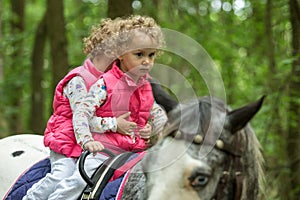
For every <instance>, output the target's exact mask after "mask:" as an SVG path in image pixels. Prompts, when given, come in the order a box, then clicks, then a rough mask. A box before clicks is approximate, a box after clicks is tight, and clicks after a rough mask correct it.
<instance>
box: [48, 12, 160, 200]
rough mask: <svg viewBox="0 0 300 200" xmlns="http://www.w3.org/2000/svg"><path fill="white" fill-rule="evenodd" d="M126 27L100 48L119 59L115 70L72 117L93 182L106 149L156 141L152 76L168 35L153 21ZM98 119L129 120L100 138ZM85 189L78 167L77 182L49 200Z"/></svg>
mask: <svg viewBox="0 0 300 200" xmlns="http://www.w3.org/2000/svg"><path fill="white" fill-rule="evenodd" d="M123 22H124V23H125V22H126V23H125V24H123V26H121V27H120V31H119V32H117V33H115V34H113V35H112V36H111V37H110V39H109V40H107V43H101V45H99V46H98V47H96V48H99V49H101V48H103V49H105V50H107V52H106V53H107V56H108V57H110V56H111V57H114V56H115V57H116V59H115V61H114V62H113V64H112V68H111V70H109V71H108V72H106V73H105V74H104V75H102V76H101V77H100V78H99V80H98V81H97V82H96V83H95V84H94V85H93V86H91V88H90V90H89V92H88V94H87V96H86V98H85V99H84V100H83V101H82V103H81V104H80V105H78V108H77V109H76V110H75V111H74V115H73V126H74V132H75V135H76V138H77V140H79V141H81V144H82V147H83V148H84V149H86V150H89V151H90V152H92V153H93V154H90V155H89V156H88V157H87V158H86V161H85V170H86V172H87V174H88V175H90V176H91V174H93V172H94V171H95V170H96V169H97V167H98V166H99V165H100V164H101V163H102V162H103V161H104V160H105V159H107V157H106V156H104V155H102V154H97V152H99V151H101V150H102V149H103V148H108V149H111V150H113V151H115V152H122V151H143V150H145V149H146V147H147V143H148V142H149V138H150V135H151V125H150V124H149V123H148V122H149V121H151V120H152V118H153V119H154V120H155V116H154V117H152V116H151V110H153V108H155V103H154V97H153V93H152V89H151V85H150V83H149V82H148V78H149V75H148V73H149V71H150V70H151V69H152V67H153V65H154V60H155V57H156V54H157V53H158V52H157V49H158V48H160V47H162V45H163V43H164V40H163V35H162V32H161V29H160V27H159V26H158V25H157V24H156V23H155V21H154V20H153V19H152V18H150V17H141V16H133V17H130V18H128V19H126V20H124V21H123ZM108 47H110V48H108ZM108 50H109V51H108ZM94 115H96V116H101V117H105V118H107V117H118V116H126V117H127V118H126V119H125V118H117V127H116V129H110V130H107V131H105V132H104V133H103V134H97V133H94V132H93V130H91V129H90V128H89V127H90V123H91V120H92V119H93V118H92V117H93V116H94ZM164 116H165V115H164ZM128 121H130V123H128ZM165 121H166V118H165V119H164V122H165ZM119 125H120V126H119ZM149 133H150V134H149ZM85 185H86V183H85V181H84V180H83V179H82V178H81V175H80V173H79V169H78V166H77V168H76V170H75V171H74V173H73V175H72V176H70V177H68V178H66V179H64V180H63V181H61V182H60V183H59V184H58V185H57V186H56V190H55V191H54V193H53V194H51V195H50V197H49V199H50V200H54V199H55V200H57V199H68V200H72V199H77V198H78V196H79V195H80V194H81V192H82V191H83V189H84V187H85Z"/></svg>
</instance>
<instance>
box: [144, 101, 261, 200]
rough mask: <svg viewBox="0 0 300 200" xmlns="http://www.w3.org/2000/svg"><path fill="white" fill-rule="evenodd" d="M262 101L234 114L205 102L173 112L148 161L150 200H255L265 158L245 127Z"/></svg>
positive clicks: (216, 103)
mask: <svg viewBox="0 0 300 200" xmlns="http://www.w3.org/2000/svg"><path fill="white" fill-rule="evenodd" d="M263 99H264V98H261V99H260V100H259V101H257V102H255V103H252V104H249V105H247V106H244V107H241V108H239V109H236V110H232V111H230V110H229V109H228V108H227V107H226V105H225V104H224V102H223V101H220V100H218V99H215V98H208V97H205V98H202V99H199V100H197V101H193V102H191V103H188V104H182V105H180V106H178V107H177V108H176V109H174V110H173V111H171V112H170V113H169V122H168V125H167V126H166V128H165V132H164V139H163V140H162V141H160V142H159V143H158V144H157V145H155V146H154V147H153V148H152V149H151V151H150V152H149V153H148V157H146V159H145V160H146V162H145V163H144V170H145V171H146V172H147V175H146V176H147V184H148V185H147V196H148V199H169V198H170V197H172V199H176V198H178V199H202V200H210V199H222V200H225V199H247V200H249V199H256V198H257V195H258V177H259V175H260V174H261V161H262V156H261V154H260V150H259V143H258V142H257V140H256V136H255V134H254V132H253V131H252V129H251V127H250V126H249V125H247V123H248V122H249V121H250V120H251V118H252V117H253V116H254V115H255V114H256V113H257V111H258V110H259V109H260V107H261V105H262V102H263Z"/></svg>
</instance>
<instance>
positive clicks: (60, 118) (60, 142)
mask: <svg viewBox="0 0 300 200" xmlns="http://www.w3.org/2000/svg"><path fill="white" fill-rule="evenodd" d="M102 74H103V72H100V71H98V70H97V69H96V68H95V67H94V65H93V63H92V62H91V60H90V59H87V60H85V62H84V64H83V66H80V67H77V68H75V69H73V70H71V71H70V72H69V73H68V74H67V75H66V76H65V77H64V78H63V79H62V80H61V81H60V82H59V83H58V85H57V86H56V89H55V94H54V100H53V110H54V113H53V114H52V116H51V117H50V119H49V120H48V123H47V127H46V130H45V133H44V145H45V146H46V147H49V148H50V149H51V150H53V151H55V152H57V153H60V154H64V155H66V156H67V157H79V156H80V153H81V152H82V148H81V147H80V145H78V144H77V141H76V138H75V135H74V131H73V125H72V110H71V106H70V103H69V99H68V98H66V97H65V96H64V95H63V88H64V86H65V85H66V84H67V83H68V82H69V81H70V80H71V79H72V78H73V77H75V76H81V77H82V78H83V79H84V81H85V85H86V88H87V90H89V89H90V87H91V86H92V84H93V83H95V82H96V81H97V80H98V79H99V77H100V76H101V75H102Z"/></svg>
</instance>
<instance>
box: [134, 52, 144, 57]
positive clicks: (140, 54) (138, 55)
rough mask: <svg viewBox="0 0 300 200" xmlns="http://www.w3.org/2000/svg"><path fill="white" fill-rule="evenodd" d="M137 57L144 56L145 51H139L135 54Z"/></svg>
mask: <svg viewBox="0 0 300 200" xmlns="http://www.w3.org/2000/svg"><path fill="white" fill-rule="evenodd" d="M135 55H136V56H137V57H142V56H143V53H142V52H138V53H136V54H135Z"/></svg>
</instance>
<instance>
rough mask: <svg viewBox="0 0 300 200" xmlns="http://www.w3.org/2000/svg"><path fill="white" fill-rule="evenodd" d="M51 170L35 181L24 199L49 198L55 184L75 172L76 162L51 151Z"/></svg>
mask: <svg viewBox="0 0 300 200" xmlns="http://www.w3.org/2000/svg"><path fill="white" fill-rule="evenodd" d="M50 162H51V172H50V173H48V174H47V175H46V176H45V177H44V178H42V179H41V180H40V181H38V182H37V183H35V184H34V185H33V186H32V187H31V188H30V189H29V190H28V191H27V194H26V196H24V197H23V200H42V199H45V200H46V199H48V196H49V195H50V194H51V193H53V191H54V188H55V186H56V185H57V184H58V183H59V182H60V181H61V180H62V179H64V178H66V177H69V176H71V175H72V174H73V172H74V170H75V167H76V164H75V160H74V159H73V158H67V157H65V156H64V155H61V154H58V153H55V152H52V151H51V152H50Z"/></svg>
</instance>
